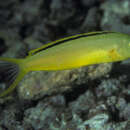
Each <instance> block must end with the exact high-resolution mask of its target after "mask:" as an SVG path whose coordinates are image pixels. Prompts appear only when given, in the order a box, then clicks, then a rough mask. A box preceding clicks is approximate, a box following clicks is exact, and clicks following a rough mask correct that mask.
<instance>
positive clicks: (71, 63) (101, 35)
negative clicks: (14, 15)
mask: <svg viewBox="0 0 130 130" xmlns="http://www.w3.org/2000/svg"><path fill="white" fill-rule="evenodd" d="M128 58H130V36H129V35H127V34H122V33H116V32H93V33H87V34H79V35H75V36H71V37H67V38H64V39H61V40H57V41H54V42H51V43H48V44H45V45H44V46H42V47H41V48H38V49H35V50H32V51H30V52H29V56H27V57H26V58H24V59H15V58H0V68H1V70H2V68H4V69H5V68H6V67H7V69H5V70H6V71H7V72H8V71H9V72H8V73H9V75H11V78H12V79H13V80H12V81H13V82H12V84H11V85H10V86H9V88H8V89H7V90H5V91H4V92H2V93H1V94H0V97H3V96H5V95H7V94H8V93H10V92H11V91H12V90H13V89H14V88H15V87H16V85H17V84H18V83H19V82H20V80H21V79H22V78H23V77H24V75H25V74H26V73H27V72H29V71H37V70H48V71H51V70H64V69H72V68H77V67H81V66H87V65H91V64H99V63H105V62H115V61H121V60H125V59H128ZM10 66H11V67H10ZM10 69H12V70H11V71H10ZM10 72H12V73H13V74H10Z"/></svg>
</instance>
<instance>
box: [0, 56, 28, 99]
mask: <svg viewBox="0 0 130 130" xmlns="http://www.w3.org/2000/svg"><path fill="white" fill-rule="evenodd" d="M22 61H23V60H21V59H15V58H0V75H1V78H6V79H7V86H8V88H7V89H5V90H2V89H0V97H4V96H6V95H8V94H9V93H10V92H12V91H13V90H14V89H15V87H16V86H17V85H18V83H19V82H20V80H22V78H23V77H24V75H25V74H26V72H25V71H24V69H23V67H22V66H21V63H22Z"/></svg>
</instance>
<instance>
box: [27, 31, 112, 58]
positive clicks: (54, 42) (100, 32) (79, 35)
mask: <svg viewBox="0 0 130 130" xmlns="http://www.w3.org/2000/svg"><path fill="white" fill-rule="evenodd" d="M105 33H112V32H110V31H97V32H90V33H83V34H77V35H73V36H69V37H65V38H62V39H59V40H56V41H53V42H49V43H47V44H45V45H43V46H41V47H40V48H36V49H34V50H31V51H30V52H29V56H32V55H34V54H36V53H37V52H40V51H42V50H45V49H46V48H48V47H51V46H54V45H56V44H57V43H62V41H63V42H64V41H68V40H69V39H70V40H71V39H76V38H78V37H84V36H85V37H87V36H95V35H99V34H105Z"/></svg>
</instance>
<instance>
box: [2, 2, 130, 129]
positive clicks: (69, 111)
mask: <svg viewBox="0 0 130 130" xmlns="http://www.w3.org/2000/svg"><path fill="white" fill-rule="evenodd" d="M129 16H130V1H129V0H122V1H121V0H115V1H113V0H78V1H74V0H37V1H36V0H29V1H28V0H6V1H0V55H1V56H6V57H25V56H26V55H27V53H28V51H29V50H31V49H34V48H38V47H40V46H41V45H43V44H45V43H47V42H50V41H52V40H56V39H59V38H62V37H65V36H68V35H72V34H77V33H81V32H88V31H95V30H98V31H99V30H112V31H119V32H126V33H130V17H129ZM129 72H130V67H129V62H128V63H127V64H126V62H122V63H114V64H112V63H108V64H100V65H92V66H88V67H82V68H78V69H73V70H66V71H53V72H47V71H46V72H43V71H40V72H30V73H29V74H27V75H26V76H25V77H24V79H23V80H22V81H21V82H20V84H19V85H18V87H17V88H16V91H15V92H13V94H12V95H10V96H9V97H6V98H4V99H0V130H33V129H35V130H129V129H130V81H129V79H130V74H129ZM0 81H1V82H0V88H5V83H3V78H2V75H0Z"/></svg>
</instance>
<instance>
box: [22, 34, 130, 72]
mask: <svg viewBox="0 0 130 130" xmlns="http://www.w3.org/2000/svg"><path fill="white" fill-rule="evenodd" d="M100 33H101V34H100ZM90 34H94V33H90ZM81 35H86V34H81ZM77 36H80V35H76V36H73V38H74V37H77ZM70 38H71V37H69V38H68V39H70ZM56 42H57V41H56ZM56 42H54V43H52V44H56ZM43 47H44V46H43ZM36 50H37V49H36ZM33 52H35V50H34V51H33ZM129 57H130V36H129V35H127V34H121V33H115V32H109V33H104V34H102V32H97V34H96V35H92V36H85V37H81V38H78V39H74V40H68V41H67V42H64V43H61V44H59V45H55V46H53V47H50V48H48V49H46V50H43V51H40V52H38V53H36V54H34V55H32V56H29V57H27V58H26V59H25V64H26V68H27V69H29V70H30V71H35V70H63V69H72V68H77V67H81V66H86V65H90V64H98V63H104V62H114V61H120V60H124V59H127V58H129ZM25 64H23V65H25Z"/></svg>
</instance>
